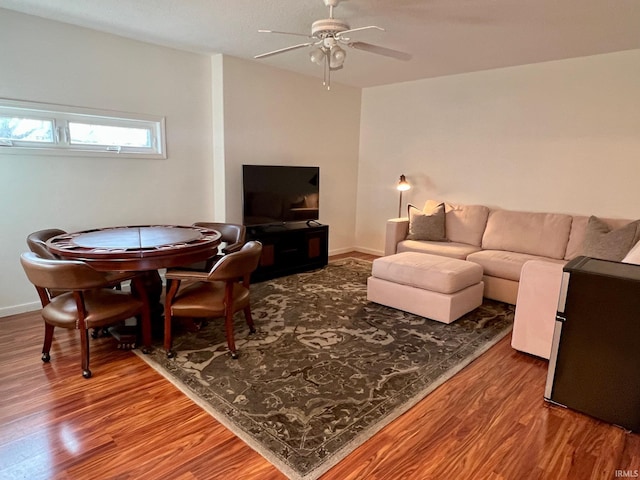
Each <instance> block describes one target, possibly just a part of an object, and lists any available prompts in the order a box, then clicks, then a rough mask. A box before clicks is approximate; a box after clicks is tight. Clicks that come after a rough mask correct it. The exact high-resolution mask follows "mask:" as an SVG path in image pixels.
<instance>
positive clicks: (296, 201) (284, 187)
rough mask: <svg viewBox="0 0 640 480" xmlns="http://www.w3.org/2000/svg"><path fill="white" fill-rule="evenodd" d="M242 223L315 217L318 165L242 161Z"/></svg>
mask: <svg viewBox="0 0 640 480" xmlns="http://www.w3.org/2000/svg"><path fill="white" fill-rule="evenodd" d="M242 187H243V200H244V208H243V223H244V224H245V225H249V226H251V225H265V224H276V223H283V222H298V221H307V220H318V218H319V217H318V213H319V210H318V201H319V193H320V168H319V167H295V166H283V165H243V166H242Z"/></svg>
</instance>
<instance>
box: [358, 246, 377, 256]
mask: <svg viewBox="0 0 640 480" xmlns="http://www.w3.org/2000/svg"><path fill="white" fill-rule="evenodd" d="M352 250H355V251H356V252H360V253H368V254H369V255H377V256H378V257H383V256H384V250H374V249H373V248H367V247H355V248H353V249H352Z"/></svg>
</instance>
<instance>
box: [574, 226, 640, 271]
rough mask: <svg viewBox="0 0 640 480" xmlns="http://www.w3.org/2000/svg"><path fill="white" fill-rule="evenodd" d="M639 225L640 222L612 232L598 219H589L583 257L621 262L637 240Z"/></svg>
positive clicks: (583, 245)
mask: <svg viewBox="0 0 640 480" xmlns="http://www.w3.org/2000/svg"><path fill="white" fill-rule="evenodd" d="M638 225H640V220H636V221H635V222H631V223H629V224H627V225H625V226H624V227H621V228H618V229H615V230H611V227H609V225H607V224H606V223H604V222H603V221H602V220H600V219H599V218H598V217H594V216H591V217H589V222H588V223H587V229H586V232H585V236H584V243H583V244H582V255H584V256H586V257H592V258H599V259H601V260H612V261H614V262H619V261H621V260H622V259H623V258H624V257H625V255H626V254H627V253H628V252H629V250H631V247H632V246H633V244H634V242H635V240H636V233H637V231H638Z"/></svg>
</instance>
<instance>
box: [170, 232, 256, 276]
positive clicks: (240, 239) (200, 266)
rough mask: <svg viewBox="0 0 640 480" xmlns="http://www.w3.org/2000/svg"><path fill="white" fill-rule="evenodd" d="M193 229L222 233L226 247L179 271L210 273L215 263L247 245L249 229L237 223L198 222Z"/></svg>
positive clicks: (221, 236)
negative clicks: (199, 228) (206, 229)
mask: <svg viewBox="0 0 640 480" xmlns="http://www.w3.org/2000/svg"><path fill="white" fill-rule="evenodd" d="M192 226H193V227H202V228H208V229H210V230H215V231H216V232H219V233H220V242H222V243H224V246H223V247H222V248H220V249H219V250H218V253H217V254H216V255H215V256H213V257H211V258H208V259H207V260H204V261H201V262H197V263H192V264H190V265H186V266H182V267H178V268H177V269H178V270H197V271H200V272H208V271H209V270H211V267H212V266H213V264H214V263H216V262H217V261H218V260H220V259H221V258H222V257H223V256H224V255H227V254H229V253H233V252H237V251H238V250H240V249H241V248H242V246H243V245H244V244H245V238H246V234H247V228H246V227H245V226H244V225H240V224H237V223H219V222H196V223H194V224H193V225H192Z"/></svg>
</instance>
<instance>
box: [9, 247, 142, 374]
mask: <svg viewBox="0 0 640 480" xmlns="http://www.w3.org/2000/svg"><path fill="white" fill-rule="evenodd" d="M20 263H21V264H22V267H23V269H24V271H25V273H26V274H27V278H28V279H29V281H30V282H31V283H33V285H34V286H35V287H36V290H37V292H38V296H39V297H40V302H41V303H42V318H43V320H44V323H45V336H44V345H43V347H42V361H43V362H45V363H46V362H49V361H50V359H51V357H50V354H49V352H50V350H51V344H52V342H53V333H54V329H55V327H62V328H67V329H77V330H79V332H80V349H81V356H82V360H81V364H82V376H83V377H85V378H90V377H91V370H90V369H89V329H90V328H100V327H104V326H106V325H113V324H116V323H118V322H121V321H123V320H126V319H127V318H131V317H133V316H136V315H139V316H140V317H141V320H142V321H141V324H142V325H141V329H142V343H143V345H144V348H145V350H146V349H147V348H149V347H150V346H151V318H150V309H149V303H148V300H147V296H146V293H145V292H144V285H143V284H142V278H141V277H139V276H133V277H132V287H133V289H134V290H135V292H136V293H137V297H136V296H134V295H132V294H129V293H125V292H123V291H119V290H114V289H113V288H112V277H111V276H110V275H109V274H107V273H105V272H98V271H96V270H94V269H93V268H91V267H90V266H89V265H87V264H86V263H84V262H80V261H76V260H58V259H47V258H42V257H40V256H38V255H37V254H35V253H33V252H27V253H23V254H22V255H21V256H20ZM51 291H62V293H59V294H58V295H56V296H53V297H52V296H51V295H50V293H49V292H51ZM143 351H144V350H143Z"/></svg>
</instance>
